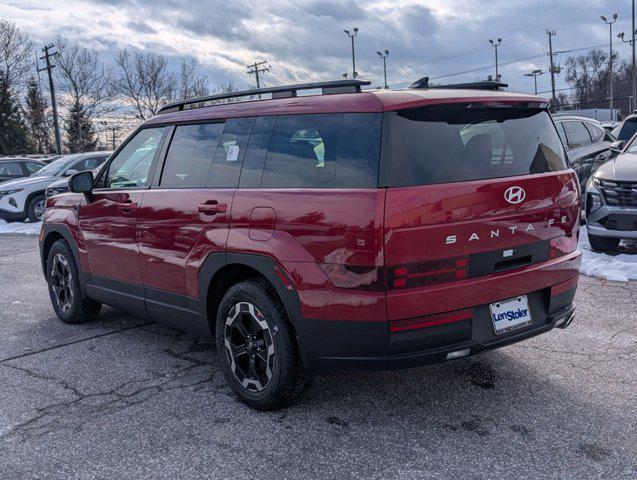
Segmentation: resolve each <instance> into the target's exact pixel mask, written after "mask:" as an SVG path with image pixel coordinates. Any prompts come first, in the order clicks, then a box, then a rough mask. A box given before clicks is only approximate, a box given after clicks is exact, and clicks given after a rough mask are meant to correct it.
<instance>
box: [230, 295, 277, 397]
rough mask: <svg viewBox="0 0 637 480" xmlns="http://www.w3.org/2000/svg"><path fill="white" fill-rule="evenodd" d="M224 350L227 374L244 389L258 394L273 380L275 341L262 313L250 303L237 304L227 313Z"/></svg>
mask: <svg viewBox="0 0 637 480" xmlns="http://www.w3.org/2000/svg"><path fill="white" fill-rule="evenodd" d="M223 335H224V346H225V349H226V356H227V358H228V361H229V362H230V370H231V371H232V373H233V375H234V376H235V377H236V379H237V380H238V381H239V383H240V384H241V385H242V386H243V387H244V388H245V389H246V390H249V391H252V392H260V391H262V390H263V389H265V388H266V387H267V385H268V383H269V382H270V380H271V379H272V371H273V367H274V356H275V351H274V339H273V337H272V332H271V330H270V327H269V326H268V323H267V322H266V320H265V318H264V316H263V314H262V313H261V311H260V310H259V309H258V308H257V307H256V306H254V305H253V304H251V303H249V302H239V303H237V304H236V305H235V306H234V307H232V308H231V309H230V311H229V312H228V316H227V317H226V322H225V325H224V332H223Z"/></svg>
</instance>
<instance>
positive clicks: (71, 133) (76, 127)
mask: <svg viewBox="0 0 637 480" xmlns="http://www.w3.org/2000/svg"><path fill="white" fill-rule="evenodd" d="M64 126H65V129H66V140H65V142H64V145H65V146H66V148H67V150H68V151H69V152H70V153H81V152H92V151H94V150H95V148H96V146H97V138H96V137H95V130H94V129H93V125H92V123H91V119H90V118H89V116H88V115H87V114H86V111H85V109H84V107H83V106H82V104H81V103H80V102H77V101H76V102H75V103H73V105H72V106H71V108H70V109H69V112H68V115H67V116H66V118H65V119H64Z"/></svg>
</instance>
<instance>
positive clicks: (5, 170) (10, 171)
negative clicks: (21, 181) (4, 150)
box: [0, 162, 22, 177]
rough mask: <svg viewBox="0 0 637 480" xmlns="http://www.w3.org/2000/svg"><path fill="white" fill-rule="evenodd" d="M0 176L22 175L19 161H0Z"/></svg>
mask: <svg viewBox="0 0 637 480" xmlns="http://www.w3.org/2000/svg"><path fill="white" fill-rule="evenodd" d="M0 176H2V177H21V176H22V168H21V167H20V164H19V163H18V162H0Z"/></svg>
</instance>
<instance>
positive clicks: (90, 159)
mask: <svg viewBox="0 0 637 480" xmlns="http://www.w3.org/2000/svg"><path fill="white" fill-rule="evenodd" d="M110 154H111V152H91V153H76V154H73V155H65V156H63V157H61V158H58V159H57V160H54V161H53V162H51V163H49V164H48V165H47V166H45V167H44V168H42V169H41V170H39V171H37V172H36V173H34V174H33V175H31V176H29V177H26V178H22V179H19V180H12V181H8V182H3V183H1V184H0V218H2V219H5V220H14V221H23V220H25V219H29V221H31V222H39V221H40V220H42V218H43V217H44V206H45V202H46V197H45V191H46V188H47V187H48V186H49V185H50V184H52V183H53V182H56V181H57V180H59V179H60V178H62V177H69V176H71V175H73V174H74V173H77V172H81V171H83V170H93V169H94V168H97V167H99V166H100V165H101V164H103V163H104V162H105V161H106V160H107V159H108V157H109V156H110Z"/></svg>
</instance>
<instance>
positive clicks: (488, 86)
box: [407, 77, 509, 91]
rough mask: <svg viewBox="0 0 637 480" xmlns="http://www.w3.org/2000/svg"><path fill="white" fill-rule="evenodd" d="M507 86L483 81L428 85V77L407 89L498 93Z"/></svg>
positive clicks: (506, 84) (491, 81)
mask: <svg viewBox="0 0 637 480" xmlns="http://www.w3.org/2000/svg"><path fill="white" fill-rule="evenodd" d="M508 86H509V84H508V83H502V82H496V81H493V80H484V81H481V82H468V83H451V84H448V85H429V77H422V78H421V79H419V80H416V81H415V82H414V83H412V84H411V85H409V87H407V88H413V89H419V88H423V89H424V88H450V89H467V90H491V91H499V90H502V89H504V88H507V87H508Z"/></svg>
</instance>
